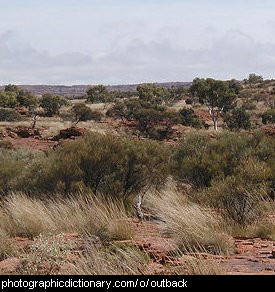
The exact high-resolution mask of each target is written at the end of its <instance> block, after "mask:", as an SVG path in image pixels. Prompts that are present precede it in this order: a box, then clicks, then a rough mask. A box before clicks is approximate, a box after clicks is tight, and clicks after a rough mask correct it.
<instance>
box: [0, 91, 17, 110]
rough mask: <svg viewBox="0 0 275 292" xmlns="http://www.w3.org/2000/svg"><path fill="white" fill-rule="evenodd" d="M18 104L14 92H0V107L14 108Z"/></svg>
mask: <svg viewBox="0 0 275 292" xmlns="http://www.w3.org/2000/svg"><path fill="white" fill-rule="evenodd" d="M17 105H18V101H17V94H16V93H15V92H0V107H4V108H7V107H8V108H15V107H16V106H17Z"/></svg>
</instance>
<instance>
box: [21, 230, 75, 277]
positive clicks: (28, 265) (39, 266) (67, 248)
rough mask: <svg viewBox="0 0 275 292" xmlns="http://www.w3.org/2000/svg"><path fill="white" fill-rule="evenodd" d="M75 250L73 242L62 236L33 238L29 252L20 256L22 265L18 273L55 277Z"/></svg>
mask: <svg viewBox="0 0 275 292" xmlns="http://www.w3.org/2000/svg"><path fill="white" fill-rule="evenodd" d="M75 248H76V244H75V242H73V240H69V239H68V238H65V237H64V235H63V234H58V235H54V236H43V235H40V236H38V237H36V238H34V243H33V244H32V245H31V246H30V248H29V249H30V250H29V252H28V253H25V254H21V255H20V258H21V259H22V262H23V264H22V266H21V267H20V271H19V272H20V274H22V275H56V274H58V272H59V271H60V268H61V267H62V265H64V264H66V263H67V262H68V260H67V258H68V255H69V254H70V253H71V252H72V251H73V250H74V249H75Z"/></svg>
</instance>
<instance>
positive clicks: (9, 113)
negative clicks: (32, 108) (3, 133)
mask: <svg viewBox="0 0 275 292" xmlns="http://www.w3.org/2000/svg"><path fill="white" fill-rule="evenodd" d="M22 120H23V117H22V116H21V115H20V114H19V113H18V112H17V111H15V110H14V109H6V108H0V121H1V122H20V121H22Z"/></svg>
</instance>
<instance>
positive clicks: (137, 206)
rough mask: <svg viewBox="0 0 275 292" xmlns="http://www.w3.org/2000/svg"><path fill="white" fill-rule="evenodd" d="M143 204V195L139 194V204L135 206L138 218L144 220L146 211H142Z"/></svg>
mask: <svg viewBox="0 0 275 292" xmlns="http://www.w3.org/2000/svg"><path fill="white" fill-rule="evenodd" d="M141 205H142V196H141V195H140V194H138V201H137V204H136V205H135V208H136V210H137V216H138V218H139V219H141V220H142V219H143V218H144V213H143V212H142V209H141Z"/></svg>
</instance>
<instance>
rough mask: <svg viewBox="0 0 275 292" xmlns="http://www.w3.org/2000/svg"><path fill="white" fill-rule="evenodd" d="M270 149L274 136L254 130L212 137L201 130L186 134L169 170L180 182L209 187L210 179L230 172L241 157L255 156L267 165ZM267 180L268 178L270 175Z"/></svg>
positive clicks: (272, 152) (272, 156)
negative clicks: (253, 131) (252, 132)
mask: <svg viewBox="0 0 275 292" xmlns="http://www.w3.org/2000/svg"><path fill="white" fill-rule="evenodd" d="M274 149H275V141H274V139H273V138H271V137H267V136H265V135H263V134H258V133H256V134H255V135H254V136H252V135H249V134H245V133H226V134H222V135H218V136H217V138H216V139H210V138H209V137H208V136H206V135H205V134H201V133H196V134H189V135H187V136H186V137H185V138H184V139H183V140H182V141H181V142H180V144H179V146H178V148H177V150H176V151H175V153H174V155H173V157H172V160H171V167H172V173H173V175H174V177H175V178H176V179H177V180H179V181H180V182H188V183H191V184H193V185H194V186H196V187H209V186H211V182H212V181H213V180H214V179H215V180H217V179H223V178H225V177H227V176H230V175H233V174H234V173H235V172H236V169H237V167H238V166H239V165H240V162H241V161H242V159H244V158H245V157H250V158H255V159H258V160H259V161H262V162H264V163H265V164H266V166H267V167H268V168H269V169H271V167H272V165H273V163H272V161H274V159H275V150H274ZM267 180H268V181H269V183H270V182H271V181H272V178H271V175H270V176H269V178H268V179H267Z"/></svg>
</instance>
